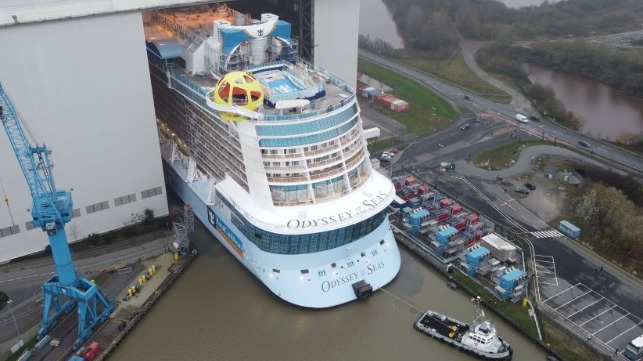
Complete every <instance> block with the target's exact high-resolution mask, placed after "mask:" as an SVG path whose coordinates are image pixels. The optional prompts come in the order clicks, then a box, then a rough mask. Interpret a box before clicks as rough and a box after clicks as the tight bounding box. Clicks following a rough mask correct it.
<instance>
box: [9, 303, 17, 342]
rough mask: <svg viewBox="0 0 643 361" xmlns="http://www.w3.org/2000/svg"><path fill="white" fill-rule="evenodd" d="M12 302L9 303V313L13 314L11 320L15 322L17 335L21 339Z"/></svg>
mask: <svg viewBox="0 0 643 361" xmlns="http://www.w3.org/2000/svg"><path fill="white" fill-rule="evenodd" d="M12 302H13V301H12V300H8V301H7V305H9V313H11V319H12V320H13V325H14V326H15V327H16V335H18V337H20V331H19V330H18V322H16V317H15V316H14V315H13V309H12V308H11V303H12Z"/></svg>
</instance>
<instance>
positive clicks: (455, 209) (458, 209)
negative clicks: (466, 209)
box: [451, 204, 462, 214]
mask: <svg viewBox="0 0 643 361" xmlns="http://www.w3.org/2000/svg"><path fill="white" fill-rule="evenodd" d="M460 212H462V207H461V206H460V205H459V204H454V205H453V207H451V214H458V213H460Z"/></svg>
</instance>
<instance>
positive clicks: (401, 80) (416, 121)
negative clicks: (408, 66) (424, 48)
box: [358, 58, 457, 135]
mask: <svg viewBox="0 0 643 361" xmlns="http://www.w3.org/2000/svg"><path fill="white" fill-rule="evenodd" d="M358 69H359V71H360V72H361V73H364V74H366V75H368V76H369V77H371V78H374V79H377V80H379V81H381V82H382V83H385V84H387V85H389V86H390V87H392V88H393V91H391V92H390V93H391V94H392V95H394V96H396V97H398V98H400V99H403V100H405V101H407V102H408V103H409V110H407V111H405V112H401V113H396V112H394V111H392V110H390V109H387V108H384V107H383V106H381V105H379V104H376V103H368V104H369V105H368V106H372V107H374V108H376V110H377V111H379V112H380V113H382V114H384V115H386V116H388V117H389V118H391V119H395V120H396V121H398V122H400V123H402V124H404V125H405V126H406V129H407V133H409V134H412V135H421V134H424V133H427V132H429V131H433V130H436V129H439V128H442V127H443V126H445V125H447V124H449V123H450V122H451V121H453V119H455V117H456V115H457V114H456V112H455V111H454V110H453V108H451V106H450V105H449V103H447V102H446V101H445V100H443V99H442V98H440V97H438V96H437V95H436V94H434V93H432V92H431V91H429V90H428V89H427V88H425V87H424V86H423V85H422V84H420V83H418V82H416V81H414V80H410V79H408V78H406V77H404V76H402V75H399V74H397V73H394V72H392V71H389V70H387V69H385V68H382V67H380V66H377V65H375V64H373V63H371V62H369V61H366V60H364V59H361V58H360V59H359V61H358Z"/></svg>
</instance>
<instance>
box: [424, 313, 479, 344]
mask: <svg viewBox="0 0 643 361" xmlns="http://www.w3.org/2000/svg"><path fill="white" fill-rule="evenodd" d="M419 323H420V324H422V325H423V326H425V327H428V328H431V329H434V330H435V332H437V333H439V334H440V335H442V336H444V337H448V338H451V339H454V340H459V339H460V337H461V336H462V334H464V333H465V332H466V331H467V330H468V328H469V327H468V326H467V325H466V324H462V323H457V322H455V321H453V320H451V319H449V318H445V319H444V320H442V319H441V318H440V315H438V314H435V313H434V314H432V315H431V314H429V313H426V314H424V315H423V316H422V318H421V319H420V321H419Z"/></svg>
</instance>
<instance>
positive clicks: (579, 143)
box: [578, 140, 592, 148]
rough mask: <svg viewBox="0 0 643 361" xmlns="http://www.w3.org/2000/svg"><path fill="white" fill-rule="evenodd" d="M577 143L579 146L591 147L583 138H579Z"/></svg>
mask: <svg viewBox="0 0 643 361" xmlns="http://www.w3.org/2000/svg"><path fill="white" fill-rule="evenodd" d="M578 145H580V146H581V147H585V148H591V147H592V146H591V145H589V143H587V142H586V141H584V140H579V141H578Z"/></svg>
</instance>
